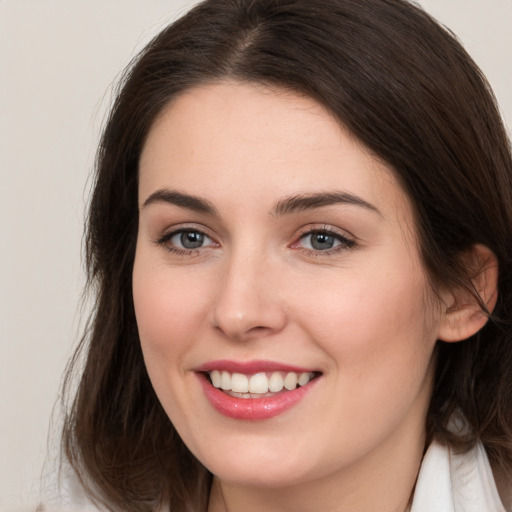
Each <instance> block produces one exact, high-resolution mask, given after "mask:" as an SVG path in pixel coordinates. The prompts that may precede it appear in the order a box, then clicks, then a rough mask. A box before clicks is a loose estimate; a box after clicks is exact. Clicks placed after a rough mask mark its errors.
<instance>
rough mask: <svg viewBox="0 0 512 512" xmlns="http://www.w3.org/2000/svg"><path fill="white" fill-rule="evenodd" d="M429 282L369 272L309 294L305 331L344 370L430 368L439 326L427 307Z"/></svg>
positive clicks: (399, 273) (399, 272) (401, 273)
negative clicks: (425, 293) (429, 363)
mask: <svg viewBox="0 0 512 512" xmlns="http://www.w3.org/2000/svg"><path fill="white" fill-rule="evenodd" d="M425 289H426V283H425V279H424V278H423V276H422V275H420V274H419V273H416V272H413V271H407V270H406V269H403V268H402V269H399V268H396V270H394V269H391V270H390V269H388V271H387V272H386V273H385V274H384V273H383V272H382V270H381V268H380V267H375V268H373V267H371V266H367V267H366V268H365V271H364V272H361V273H360V274H359V273H358V272H352V273H350V272H348V273H346V274H345V275H344V278H343V279H342V280H340V281H339V282H337V281H333V282H331V283H330V284H329V286H328V287H324V288H323V289H321V290H320V289H316V291H315V290H314V289H313V288H311V289H310V290H309V292H306V293H303V295H302V296H303V297H307V299H304V303H303V304H302V308H303V310H305V311H307V312H308V314H307V315H304V314H302V315H297V316H298V317H302V318H303V320H302V321H303V325H304V328H305V329H307V330H309V332H310V333H311V335H312V337H313V338H314V339H315V340H316V341H317V343H318V344H319V345H321V346H322V348H323V349H324V350H325V351H326V352H327V353H329V354H330V355H331V357H332V359H333V362H334V364H335V365H336V366H337V367H338V370H344V369H347V368H357V369H358V372H359V374H360V375H361V377H363V376H366V374H368V373H372V372H374V373H373V375H375V371H378V372H387V371H393V369H395V370H396V369H400V370H401V371H402V370H403V369H404V368H405V369H407V368H411V365H414V367H416V370H417V369H418V368H417V367H418V366H419V365H423V366H426V365H427V364H428V361H429V359H430V355H431V352H432V350H433V346H434V344H435V340H436V321H435V318H434V315H433V313H429V309H430V308H429V307H427V306H426V305H425V297H424V290H425Z"/></svg>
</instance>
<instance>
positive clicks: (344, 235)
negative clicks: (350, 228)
mask: <svg viewBox="0 0 512 512" xmlns="http://www.w3.org/2000/svg"><path fill="white" fill-rule="evenodd" d="M319 233H320V234H325V235H329V236H332V237H334V238H336V239H337V240H338V241H340V243H339V244H338V245H336V246H334V247H332V248H331V249H324V250H318V249H308V248H305V247H301V246H300V241H301V240H302V239H304V238H305V237H307V236H309V235H313V234H319ZM356 246H357V240H356V237H355V236H353V235H352V234H351V233H349V232H347V231H346V230H341V229H338V228H335V227H333V226H332V225H326V224H323V225H316V226H315V225H313V226H307V227H304V228H302V229H301V230H300V231H299V233H298V234H297V235H296V237H295V240H294V242H293V243H292V244H291V246H290V247H291V248H292V249H297V250H302V251H305V252H308V253H311V254H315V255H322V254H324V255H328V254H329V253H332V252H337V251H339V250H347V249H354V248H355V247H356Z"/></svg>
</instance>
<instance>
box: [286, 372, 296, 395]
mask: <svg viewBox="0 0 512 512" xmlns="http://www.w3.org/2000/svg"><path fill="white" fill-rule="evenodd" d="M284 387H285V388H286V389H288V390H289V391H292V390H293V389H295V388H296V387H297V374H296V373H295V372H290V373H289V374H288V375H287V376H286V377H285V378H284Z"/></svg>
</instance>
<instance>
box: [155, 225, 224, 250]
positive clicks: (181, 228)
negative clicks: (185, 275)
mask: <svg viewBox="0 0 512 512" xmlns="http://www.w3.org/2000/svg"><path fill="white" fill-rule="evenodd" d="M186 232H193V233H200V234H201V235H203V236H205V237H206V238H208V239H209V240H211V241H212V242H213V243H212V244H209V245H205V246H201V247H198V248H195V249H187V248H184V247H183V248H182V247H177V246H172V247H171V246H169V242H170V240H171V239H172V238H173V237H175V236H176V235H179V234H180V233H186ZM154 243H155V244H156V245H159V246H164V247H166V248H167V250H169V251H171V252H176V253H180V254H191V253H198V252H199V251H201V250H203V249H207V248H209V247H218V246H219V245H220V244H219V243H218V242H217V241H216V239H215V237H214V236H212V235H211V234H210V233H209V230H208V229H206V228H205V227H203V226H198V225H197V224H192V225H191V224H182V225H177V226H172V227H170V228H168V229H166V230H165V232H164V233H163V234H162V235H160V236H159V237H158V238H157V239H156V240H154Z"/></svg>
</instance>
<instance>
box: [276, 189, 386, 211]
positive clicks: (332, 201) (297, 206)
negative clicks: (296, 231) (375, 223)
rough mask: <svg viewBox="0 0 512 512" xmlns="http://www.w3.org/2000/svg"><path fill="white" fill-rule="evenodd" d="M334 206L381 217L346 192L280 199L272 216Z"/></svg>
mask: <svg viewBox="0 0 512 512" xmlns="http://www.w3.org/2000/svg"><path fill="white" fill-rule="evenodd" d="M336 204H350V205H354V206H360V207H362V208H366V209H368V210H370V211H373V212H375V213H378V214H379V215H381V213H380V212H379V210H378V209H377V208H376V207H375V206H374V205H373V204H371V203H369V202H368V201H365V200H364V199H362V198H361V197H359V196H356V195H354V194H350V193H348V192H320V193H316V194H298V195H293V196H290V197H287V198H285V199H281V200H280V201H279V202H278V203H277V204H276V206H275V207H274V209H273V211H272V214H273V215H275V216H282V215H288V214H291V213H295V212H301V211H306V210H312V209H315V208H321V207H323V206H331V205H336Z"/></svg>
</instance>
